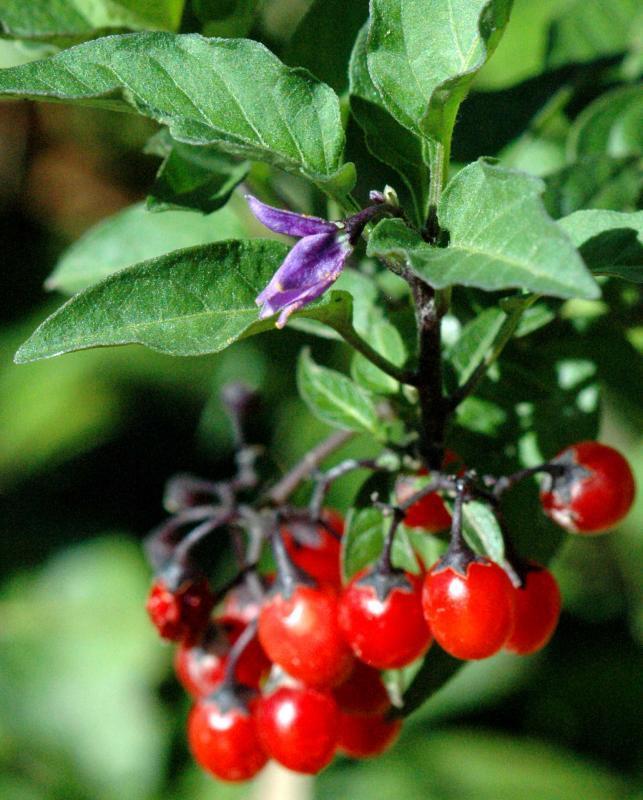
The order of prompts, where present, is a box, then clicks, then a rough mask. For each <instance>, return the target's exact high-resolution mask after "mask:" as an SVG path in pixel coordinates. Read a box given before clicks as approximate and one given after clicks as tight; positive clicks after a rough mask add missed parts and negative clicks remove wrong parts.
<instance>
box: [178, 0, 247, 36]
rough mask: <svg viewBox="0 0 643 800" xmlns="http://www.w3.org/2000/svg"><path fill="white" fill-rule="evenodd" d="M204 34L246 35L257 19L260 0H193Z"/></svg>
mask: <svg viewBox="0 0 643 800" xmlns="http://www.w3.org/2000/svg"><path fill="white" fill-rule="evenodd" d="M190 5H191V10H192V13H193V14H194V15H195V16H196V18H197V19H198V21H199V22H200V24H201V26H202V27H201V32H202V33H203V34H204V36H245V35H246V34H247V33H248V32H249V31H250V29H251V28H252V24H253V22H254V20H255V16H256V14H257V5H258V0H191V4H190Z"/></svg>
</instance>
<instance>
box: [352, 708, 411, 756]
mask: <svg viewBox="0 0 643 800" xmlns="http://www.w3.org/2000/svg"><path fill="white" fill-rule="evenodd" d="M401 729H402V720H400V719H386V717H384V716H383V715H375V716H373V715H371V716H368V715H353V714H345V713H343V712H342V713H340V717H339V738H338V741H337V749H338V750H340V751H341V752H342V753H344V754H345V755H347V756H350V757H351V758H371V757H372V756H379V755H381V754H382V753H384V752H386V750H388V749H389V748H390V747H392V746H393V744H394V743H395V741H396V739H397V737H398V736H399V735H400V731H401Z"/></svg>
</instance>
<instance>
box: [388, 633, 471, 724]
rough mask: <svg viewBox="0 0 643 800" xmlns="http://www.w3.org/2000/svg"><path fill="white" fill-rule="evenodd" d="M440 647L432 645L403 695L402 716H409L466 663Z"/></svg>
mask: <svg viewBox="0 0 643 800" xmlns="http://www.w3.org/2000/svg"><path fill="white" fill-rule="evenodd" d="M465 663H466V662H464V661H461V660H460V659H458V658H453V656H450V655H449V654H448V653H445V652H444V650H442V649H441V648H439V647H435V646H434V647H432V648H431V650H430V651H429V652H428V653H427V655H426V656H425V658H424V661H423V662H422V666H421V667H420V669H419V670H418V671H417V672H416V673H415V676H414V677H413V679H412V680H411V682H410V684H409V685H408V687H407V688H406V690H405V691H404V694H403V695H402V702H403V705H402V708H401V709H400V712H399V713H400V716H402V717H408V716H409V715H410V714H412V713H413V712H414V711H417V709H418V708H419V707H420V706H421V705H422V704H423V703H425V702H426V701H427V700H428V699H429V697H431V695H433V694H435V692H437V691H438V689H440V688H441V687H442V686H444V684H445V683H446V682H447V681H448V680H449V679H450V678H452V677H453V675H455V673H456V672H457V671H458V670H459V669H460V668H461V667H463V666H464V665H465Z"/></svg>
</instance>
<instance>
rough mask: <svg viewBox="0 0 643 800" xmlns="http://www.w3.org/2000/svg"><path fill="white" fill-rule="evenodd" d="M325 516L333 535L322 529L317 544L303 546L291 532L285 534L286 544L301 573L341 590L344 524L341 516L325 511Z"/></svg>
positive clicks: (316, 532) (317, 536)
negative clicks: (341, 550) (302, 571)
mask: <svg viewBox="0 0 643 800" xmlns="http://www.w3.org/2000/svg"><path fill="white" fill-rule="evenodd" d="M322 516H323V518H324V521H325V522H326V524H327V525H328V526H329V528H330V529H331V530H332V531H333V533H331V532H330V531H329V530H327V529H326V528H325V527H324V526H323V525H320V526H319V527H318V528H317V529H316V531H315V538H316V541H315V542H313V543H311V544H302V543H301V542H299V541H298V540H297V539H295V537H294V536H293V535H292V534H291V533H290V532H289V531H288V530H284V531H283V538H284V544H285V545H286V550H287V551H288V555H289V556H290V558H291V559H292V561H293V563H294V564H296V565H297V566H298V567H299V568H300V569H303V570H304V572H306V573H308V575H310V576H312V577H313V578H315V580H317V581H319V582H320V583H330V584H331V585H332V586H337V587H340V586H341V583H342V577H341V569H340V547H341V545H340V539H341V536H342V534H343V533H344V520H343V518H342V516H341V514H339V513H338V512H337V511H332V510H331V509H325V510H324V511H323V513H322Z"/></svg>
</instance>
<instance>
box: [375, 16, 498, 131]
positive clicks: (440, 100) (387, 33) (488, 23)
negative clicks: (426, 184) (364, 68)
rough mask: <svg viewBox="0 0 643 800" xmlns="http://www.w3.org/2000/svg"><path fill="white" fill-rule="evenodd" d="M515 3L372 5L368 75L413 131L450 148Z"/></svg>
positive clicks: (388, 105) (386, 100)
mask: <svg viewBox="0 0 643 800" xmlns="http://www.w3.org/2000/svg"><path fill="white" fill-rule="evenodd" d="M510 8H511V0H429V1H428V2H427V0H372V3H371V27H370V31H369V37H368V45H367V50H368V68H369V71H370V73H371V77H372V78H373V82H374V84H375V86H377V88H378V90H379V92H380V94H381V96H382V98H383V99H384V102H385V103H386V106H387V108H388V110H389V111H390V112H391V114H393V116H394V117H395V118H396V119H397V121H398V122H400V123H401V124H402V125H404V126H405V127H407V128H409V130H411V131H414V132H415V133H418V134H420V135H422V136H429V137H431V138H433V139H436V140H437V141H440V142H443V143H446V142H447V141H448V139H450V135H451V131H452V129H453V124H454V122H455V117H456V113H457V110H458V106H459V105H460V103H461V102H462V100H463V99H464V98H465V96H466V94H467V92H468V90H469V87H470V85H471V82H472V80H473V78H474V77H475V75H476V73H477V72H478V70H479V69H480V68H481V67H482V65H483V64H484V63H485V61H486V60H487V59H488V58H489V56H490V55H491V53H492V52H493V50H494V48H495V46H496V44H497V43H498V40H499V38H500V36H501V34H502V31H503V29H504V26H505V25H506V23H507V20H508V17H509V11H510Z"/></svg>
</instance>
